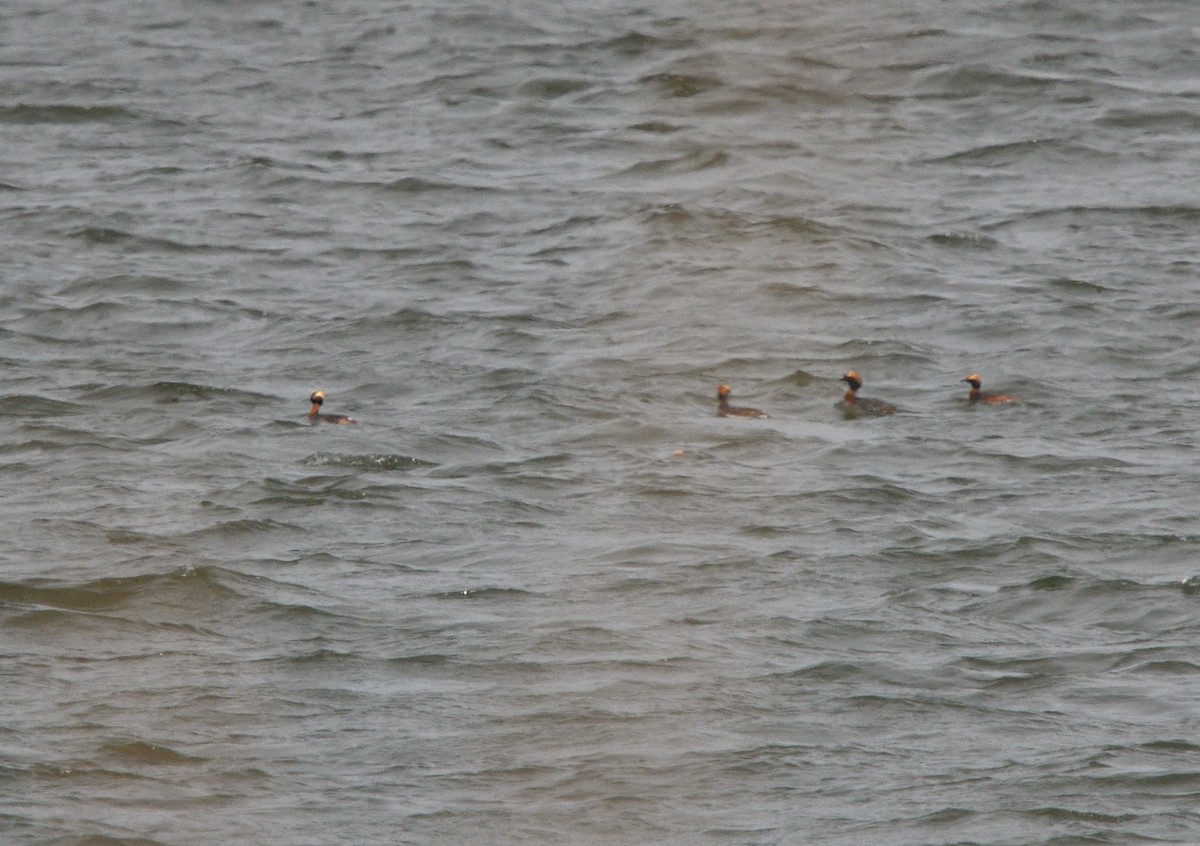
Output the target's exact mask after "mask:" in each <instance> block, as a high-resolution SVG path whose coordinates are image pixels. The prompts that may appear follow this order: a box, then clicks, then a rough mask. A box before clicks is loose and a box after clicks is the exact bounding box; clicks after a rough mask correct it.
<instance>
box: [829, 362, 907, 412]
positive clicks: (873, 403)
mask: <svg viewBox="0 0 1200 846" xmlns="http://www.w3.org/2000/svg"><path fill="white" fill-rule="evenodd" d="M842 381H843V382H845V383H846V384H847V385H849V386H850V390H848V391H846V394H845V396H843V397H842V408H844V409H845V410H846V411H852V412H862V413H863V414H876V415H880V416H882V415H886V414H895V413H896V406H894V405H892V404H891V403H886V402H884V401H883V400H877V399H872V398H870V397H860V396H859V395H858V389H859V388H861V387H862V386H863V382H862V377H861V376H859V375H858V371H856V370H850V371H847V373H846V375H845V376H843V377H842Z"/></svg>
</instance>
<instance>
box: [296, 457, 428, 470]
mask: <svg viewBox="0 0 1200 846" xmlns="http://www.w3.org/2000/svg"><path fill="white" fill-rule="evenodd" d="M300 463H301V464H302V465H304V466H306V467H346V468H350V469H353V470H365V471H375V472H381V473H390V472H408V471H413V470H424V469H427V468H432V467H437V466H439V465H438V464H437V463H435V462H432V461H424V460H422V459H420V458H416V457H414V456H410V455H396V454H391V453H373V454H365V455H353V454H338V453H329V452H316V453H313V454H312V455H309V456H306V457H304V458H303V459H301V460H300Z"/></svg>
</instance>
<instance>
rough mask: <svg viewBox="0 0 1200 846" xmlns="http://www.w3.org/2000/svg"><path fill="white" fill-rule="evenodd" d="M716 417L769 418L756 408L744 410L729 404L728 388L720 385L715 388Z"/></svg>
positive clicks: (743, 407)
mask: <svg viewBox="0 0 1200 846" xmlns="http://www.w3.org/2000/svg"><path fill="white" fill-rule="evenodd" d="M717 416H718V417H770V416H771V415H769V414H767V413H766V412H765V411H759V410H758V409H757V408H746V407H745V406H736V405H730V404H729V386H728V385H721V386H720V387H718V388H717Z"/></svg>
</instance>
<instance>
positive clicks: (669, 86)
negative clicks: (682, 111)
mask: <svg viewBox="0 0 1200 846" xmlns="http://www.w3.org/2000/svg"><path fill="white" fill-rule="evenodd" d="M638 84H639V85H643V86H647V87H650V88H653V89H655V90H656V91H657V92H658V93H660V94H662V95H663V96H664V97H669V98H681V99H686V98H689V97H695V96H697V95H699V94H706V93H708V92H710V91H715V90H717V89H719V88H721V86H722V85H723V84H724V83H723V82H722V81H721V80H720V79H719V78H718V77H715V76H710V75H705V74H689V73H679V72H674V71H666V72H663V73H655V74H650V75H648V76H644V77H642V78H641V79H639V80H638Z"/></svg>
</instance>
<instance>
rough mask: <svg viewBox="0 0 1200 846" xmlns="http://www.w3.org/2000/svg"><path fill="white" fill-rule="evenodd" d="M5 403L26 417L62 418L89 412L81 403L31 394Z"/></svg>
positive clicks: (22, 395) (19, 396)
mask: <svg viewBox="0 0 1200 846" xmlns="http://www.w3.org/2000/svg"><path fill="white" fill-rule="evenodd" d="M4 401H5V404H6V405H7V406H9V408H11V409H13V410H14V411H17V413H19V414H20V415H22V416H26V417H60V416H63V415H71V414H82V413H84V412H86V411H87V410H88V409H87V406H85V405H82V404H80V403H75V402H68V401H65V400H56V399H51V398H50V397H43V396H37V395H30V394H16V395H13V396H8V397H5V400H4Z"/></svg>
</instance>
